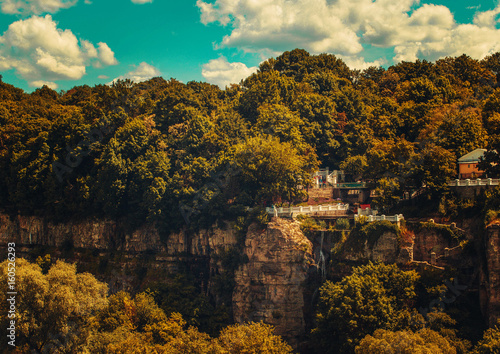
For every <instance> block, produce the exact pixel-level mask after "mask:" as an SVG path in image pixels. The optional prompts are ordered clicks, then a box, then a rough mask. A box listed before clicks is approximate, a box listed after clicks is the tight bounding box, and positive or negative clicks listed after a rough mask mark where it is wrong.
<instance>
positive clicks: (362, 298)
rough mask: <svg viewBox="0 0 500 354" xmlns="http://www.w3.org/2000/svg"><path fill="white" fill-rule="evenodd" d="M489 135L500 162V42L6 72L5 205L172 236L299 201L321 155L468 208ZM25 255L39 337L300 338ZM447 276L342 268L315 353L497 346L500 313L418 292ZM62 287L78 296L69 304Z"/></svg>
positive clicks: (490, 199) (493, 166)
mask: <svg viewBox="0 0 500 354" xmlns="http://www.w3.org/2000/svg"><path fill="white" fill-rule="evenodd" d="M477 148H485V149H487V150H488V152H487V153H486V154H485V159H484V160H483V161H482V162H481V168H482V170H484V171H486V173H487V176H488V177H492V178H497V177H499V176H500V156H499V154H498V153H497V151H499V152H500V53H496V54H493V55H491V56H488V57H486V58H484V59H483V60H475V59H472V58H470V57H469V56H467V55H465V54H464V55H462V56H460V57H455V58H451V57H447V58H445V59H440V60H438V61H436V62H428V61H425V60H417V61H416V62H401V63H398V64H396V65H393V66H390V67H389V68H387V69H386V68H382V67H370V68H367V69H365V70H362V71H360V70H352V69H350V68H349V67H348V66H347V65H346V64H345V63H344V62H343V61H342V60H340V59H338V58H336V57H335V56H334V55H331V54H320V55H311V54H309V53H308V52H306V51H304V50H301V49H295V50H292V51H287V52H285V53H283V54H282V55H280V56H278V57H277V58H270V59H268V60H266V61H264V62H263V63H262V64H260V66H259V69H258V72H257V73H255V74H253V75H251V76H250V77H248V78H246V79H244V80H242V81H241V82H240V83H239V84H234V85H231V86H230V87H226V88H225V89H224V90H221V89H220V88H219V87H217V86H215V85H210V84H208V83H201V82H194V81H192V82H188V83H182V82H179V81H177V80H175V79H169V80H165V79H163V78H160V77H157V78H153V79H150V80H148V81H145V82H140V83H134V82H131V81H130V80H120V81H117V82H115V83H113V84H112V85H110V86H109V85H96V86H94V87H90V86H77V87H74V88H72V89H71V90H68V91H66V92H65V91H61V92H56V91H54V90H51V89H50V88H48V87H46V86H44V87H42V88H40V89H37V90H35V91H34V92H32V93H25V92H24V91H23V90H21V89H18V88H16V87H14V86H12V85H10V84H8V83H4V82H0V207H1V208H2V210H3V211H4V212H6V213H8V214H20V215H37V216H42V217H44V218H46V219H47V220H51V221H53V222H56V223H57V222H64V221H65V220H68V219H86V218H109V219H115V220H123V222H125V223H127V224H128V225H129V227H130V228H131V229H133V228H137V227H139V226H140V225H143V224H144V223H154V224H155V225H157V226H158V228H159V229H160V230H161V233H162V235H163V236H164V237H165V238H168V235H169V234H170V233H171V232H173V231H177V230H180V229H181V228H187V229H191V230H195V229H199V228H203V227H205V228H206V227H209V226H211V225H214V224H217V223H220V222H222V221H224V220H240V219H241V218H243V217H246V216H247V214H248V208H252V210H253V213H254V215H253V217H257V218H259V215H258V211H259V210H260V211H263V210H262V207H264V206H270V205H272V204H275V205H284V204H295V203H300V202H302V201H304V199H305V198H306V189H305V188H304V187H307V185H308V183H309V181H310V175H311V173H312V172H314V171H315V170H317V169H318V168H319V167H329V168H330V169H331V170H333V169H341V170H344V171H345V172H346V174H347V176H348V177H349V178H350V179H351V180H353V181H357V180H363V181H366V182H368V183H370V184H371V185H372V186H373V188H374V189H375V190H376V191H377V197H376V198H375V199H374V201H373V205H374V206H375V207H377V208H378V209H380V210H383V211H387V212H390V211H391V208H393V207H394V206H396V205H397V203H398V202H399V201H400V200H401V199H402V198H403V195H404V194H405V192H415V191H418V192H419V193H421V194H422V195H424V196H425V200H426V201H427V202H428V205H430V206H431V208H434V209H435V210H439V211H440V212H442V213H443V214H453V213H455V214H454V215H456V214H457V213H460V208H461V206H460V205H458V206H457V205H454V204H453V203H454V202H455V201H454V200H453V198H452V197H451V196H450V193H449V190H448V188H447V186H448V181H450V180H454V179H455V178H456V176H457V159H458V158H459V157H461V156H463V155H465V154H466V153H468V152H470V151H472V150H474V149H477ZM499 200H500V199H499V198H498V191H496V192H495V193H493V194H491V195H489V196H485V198H484V200H483V201H482V204H481V205H480V209H481V213H482V214H481V215H482V217H489V218H490V219H491V218H494V217H496V216H497V212H496V210H500V202H499ZM256 211H257V212H256ZM409 212H411V213H414V215H418V213H419V212H422V210H420V209H419V208H414V209H409ZM492 213H494V214H495V215H494V216H492ZM255 215H257V216H255ZM260 217H261V218H262V213H261V216H260ZM490 221H491V220H490ZM19 263H20V264H19V269H18V274H19V277H21V274H22V277H21V278H20V279H21V280H20V282H21V283H22V282H25V286H26V290H25V292H26V294H27V295H26V299H30V300H29V301H28V300H26V302H25V303H22V300H21V305H20V306H21V308H23V307H22V306H25V309H24V310H23V311H25V312H24V314H25V315H26V317H25V319H24V320H25V322H23V323H24V324H23V326H24V327H22V329H21V331H22V333H23V334H22V336H20V337H19V340H20V343H23V345H24V347H23V348H29V350H35V351H38V352H44V350H45V352H47V350H48V351H49V352H58V350H59V352H72V351H73V352H74V351H75V350H77V351H81V352H85V351H86V352H92V353H125V352H127V348H131V347H134V348H137V352H151V353H155V352H158V353H160V352H165V353H264V352H268V353H289V352H291V351H292V349H291V347H289V346H288V344H286V343H284V342H283V341H282V340H281V339H280V338H278V337H276V336H274V335H273V334H272V329H271V328H270V327H269V326H267V325H264V324H258V323H257V324H246V325H233V326H229V327H223V328H222V327H221V326H219V327H217V330H215V331H213V327H212V328H211V330H208V331H207V332H210V333H209V334H207V333H204V332H202V331H201V330H199V329H198V328H196V327H194V326H193V325H192V323H189V326H188V325H187V323H186V320H185V319H183V318H182V316H181V315H180V314H177V313H176V312H174V311H167V310H166V309H162V308H161V304H160V303H159V296H158V294H156V295H155V293H154V292H153V291H151V293H148V292H144V293H140V294H135V295H131V294H128V293H124V292H121V293H117V294H113V295H109V296H108V294H107V288H106V284H103V283H101V282H99V281H98V280H96V279H95V278H93V277H92V276H91V275H90V274H87V273H77V272H76V268H74V267H72V266H70V265H68V264H65V263H63V262H54V263H51V262H50V261H49V262H45V261H44V260H43V259H40V260H39V261H38V262H37V263H38V264H33V263H29V262H27V261H23V262H21V261H19ZM5 266H6V265H5V263H3V264H2V267H5ZM3 273H5V272H3ZM3 273H2V274H3ZM4 284H5V282H4V281H2V283H1V286H4ZM425 286H427V288H426V290H425V291H424V290H422V288H423V287H425ZM436 286H437V285H435V284H434V287H431V286H429V284H426V285H422V279H421V277H420V275H419V274H417V273H416V272H414V271H403V270H399V269H398V268H397V267H396V266H385V265H383V264H377V265H375V264H368V265H365V266H361V267H359V268H356V269H355V271H354V273H353V275H351V276H349V277H346V278H344V279H342V280H341V281H340V282H337V283H334V282H330V281H327V282H326V283H325V284H324V285H323V286H322V288H321V294H320V300H319V303H318V308H317V312H316V315H315V316H316V323H317V328H315V329H313V330H312V332H311V333H310V336H311V338H312V339H313V341H314V342H315V343H316V344H317V346H318V348H317V352H318V353H326V352H332V353H353V352H356V353H376V352H384V351H383V348H389V347H391V348H392V349H393V350H395V352H412V353H413V352H419V353H468V352H474V353H477V354H479V353H499V350H500V349H499V348H500V329H499V328H498V327H495V328H491V329H488V330H486V331H485V332H484V333H483V332H481V334H480V335H470V333H469V335H468V334H467V333H465V334H464V333H463V332H461V333H459V332H458V330H457V329H456V326H455V325H456V320H455V319H453V318H452V317H450V316H449V314H447V313H443V312H439V311H438V312H435V313H430V314H429V315H428V316H427V318H423V317H422V316H420V315H419V314H418V313H416V312H415V309H414V307H412V306H411V304H414V302H415V301H416V300H415V299H417V298H418V297H421V296H424V297H425V296H427V297H429V296H432V293H433V292H435V293H436V292H437V293H439V289H437V288H436ZM30 291H31V292H30ZM28 294H29V295H28ZM422 294H424V295H422ZM1 296H5V292H2V294H1ZM62 297H64V298H68V299H69V298H71V301H69V300H67V301H63V302H64V303H65V304H64V306H62V305H61V303H62V302H61V298H62ZM0 301H1V304H2V305H1V306H6V305H5V301H4V300H3V299H0ZM160 302H161V301H160ZM4 310H5V309H4V308H2V312H3V311H4ZM55 319H57V320H55ZM333 319H335V321H334V320H333ZM209 327H210V326H208V327H207V328H209ZM353 329H354V330H353ZM50 333H63V334H64V336H63V337H64V338H62V339H61V338H56V339H54V338H52V337H50V336H49V335H50ZM262 338H268V340H267V339H266V340H264V342H262V343H261V342H259V340H260V339H262ZM3 340H5V339H3ZM325 340H326V342H325ZM332 342H335V343H337V344H338V345H335V346H332V345H331V343H332ZM241 343H247V344H249V346H248V347H245V348H239V347H238V345H242V344H241ZM266 346H269V348H268V347H266ZM44 348H45V349H44ZM47 348H50V349H47ZM54 348H55V349H54ZM75 348H77V349H75ZM252 348H253V349H252ZM417 349H418V350H417ZM252 350H253V351H252ZM398 350H399V351H398ZM408 350H409V351H408Z"/></svg>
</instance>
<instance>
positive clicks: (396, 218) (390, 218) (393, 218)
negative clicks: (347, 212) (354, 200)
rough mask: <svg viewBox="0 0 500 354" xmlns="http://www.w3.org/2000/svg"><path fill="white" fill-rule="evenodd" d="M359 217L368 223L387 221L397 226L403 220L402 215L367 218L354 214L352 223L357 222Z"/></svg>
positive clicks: (369, 216) (370, 216)
mask: <svg viewBox="0 0 500 354" xmlns="http://www.w3.org/2000/svg"><path fill="white" fill-rule="evenodd" d="M360 217H363V218H365V220H366V221H368V222H373V221H382V220H387V221H390V222H395V223H397V224H399V222H400V221H401V220H404V219H405V218H404V216H403V214H396V215H392V216H387V215H368V216H364V215H357V214H354V222H357V221H358V220H359V219H360Z"/></svg>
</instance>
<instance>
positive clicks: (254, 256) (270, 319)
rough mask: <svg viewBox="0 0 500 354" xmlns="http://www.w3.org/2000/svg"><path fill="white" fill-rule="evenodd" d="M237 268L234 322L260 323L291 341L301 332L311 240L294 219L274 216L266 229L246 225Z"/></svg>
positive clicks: (310, 263) (294, 342)
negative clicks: (243, 257)
mask: <svg viewBox="0 0 500 354" xmlns="http://www.w3.org/2000/svg"><path fill="white" fill-rule="evenodd" d="M244 252H245V254H246V255H247V257H248V262H247V263H246V264H244V265H242V266H240V268H239V269H238V270H237V271H236V273H235V281H236V287H235V290H234V293H233V313H234V319H235V321H237V322H244V321H264V322H266V323H269V324H272V325H274V326H275V327H276V331H275V333H277V334H279V335H282V336H284V337H285V338H286V339H287V340H288V341H289V342H290V343H291V344H292V345H294V344H296V342H297V339H298V338H299V337H300V336H301V335H303V334H304V330H305V327H304V326H305V323H304V313H303V308H304V282H305V280H306V278H307V273H308V270H309V267H311V266H312V264H313V259H312V243H311V241H309V240H308V239H307V238H306V237H305V236H304V234H303V233H302V231H301V230H300V224H299V223H298V222H295V221H289V220H285V219H279V218H273V219H272V221H271V222H270V223H269V224H268V228H267V229H266V230H260V229H258V228H256V227H251V228H250V229H249V232H248V234H247V238H246V242H245V248H244Z"/></svg>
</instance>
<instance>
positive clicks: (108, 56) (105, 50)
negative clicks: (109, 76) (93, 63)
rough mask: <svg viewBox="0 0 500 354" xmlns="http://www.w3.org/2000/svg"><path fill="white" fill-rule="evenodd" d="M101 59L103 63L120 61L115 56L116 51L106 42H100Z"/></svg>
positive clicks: (111, 63)
mask: <svg viewBox="0 0 500 354" xmlns="http://www.w3.org/2000/svg"><path fill="white" fill-rule="evenodd" d="M98 45H99V49H98V50H99V55H98V57H99V59H100V62H101V63H102V64H103V65H116V64H118V61H117V60H116V58H115V53H113V51H112V50H111V48H109V47H108V45H107V44H106V43H104V42H99V43H98Z"/></svg>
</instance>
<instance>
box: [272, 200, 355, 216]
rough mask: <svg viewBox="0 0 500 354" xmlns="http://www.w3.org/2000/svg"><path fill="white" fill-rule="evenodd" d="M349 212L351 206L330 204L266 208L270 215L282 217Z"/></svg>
mask: <svg viewBox="0 0 500 354" xmlns="http://www.w3.org/2000/svg"><path fill="white" fill-rule="evenodd" d="M347 210H349V204H341V203H337V204H328V205H309V206H298V207H289V208H283V207H281V208H266V211H267V213H268V214H270V215H275V214H277V216H281V215H287V216H288V215H299V214H313V213H320V214H324V215H328V214H335V213H338V212H339V211H347Z"/></svg>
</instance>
